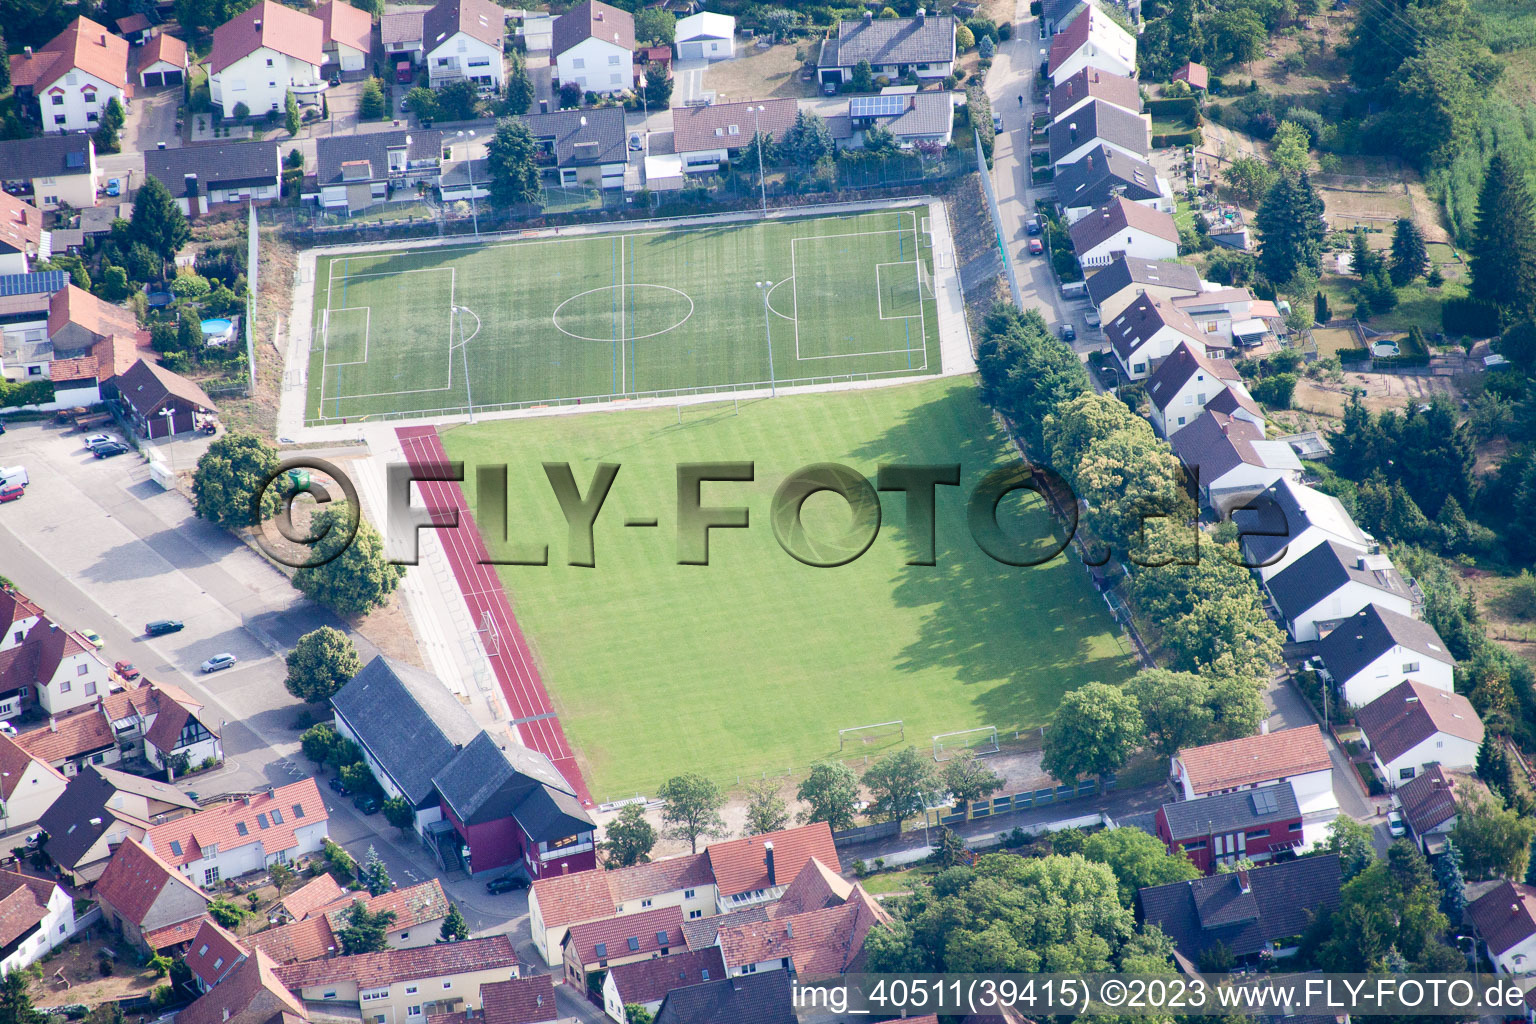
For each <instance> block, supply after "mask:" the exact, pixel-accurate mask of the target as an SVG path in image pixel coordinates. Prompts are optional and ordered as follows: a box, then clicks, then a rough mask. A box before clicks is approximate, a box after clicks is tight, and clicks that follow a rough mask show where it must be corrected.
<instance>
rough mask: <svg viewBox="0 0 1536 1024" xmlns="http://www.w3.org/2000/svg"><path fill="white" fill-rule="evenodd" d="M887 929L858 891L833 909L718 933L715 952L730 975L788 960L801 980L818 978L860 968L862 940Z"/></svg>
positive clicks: (884, 920) (882, 913) (876, 906)
mask: <svg viewBox="0 0 1536 1024" xmlns="http://www.w3.org/2000/svg"><path fill="white" fill-rule="evenodd" d="M888 923H890V917H889V916H888V915H887V914H886V913H885V911H883V910H881V909H880V906H879V904H877V903H876V902H875V901H874V900H873V899H872V898H871V897H870V896H869V895H868V894H866V893H865V892H864V891H863V890H862V889H860V890H859V891H858V895H857V897H856V898H854V899H851V900H849V901H848V902H847V903H845V904H843V905H842V906H839V907H827V908H825V909H822V910H812V911H808V912H807V913H804V914H791V915H789V916H787V917H779V916H775V917H773V918H772V919H771V920H768V921H758V922H754V923H751V924H743V925H734V926H732V927H728V928H722V929H720V950H721V953H722V954H723V956H724V957H725V965H726V966H727V967H728V968H730V969H731V970H736V969H737V968H739V967H743V966H745V965H747V964H755V963H762V962H763V961H765V960H777V959H780V958H781V957H789V958H790V960H791V961H792V962H793V963H794V965H795V972H796V973H797V974H798V975H800V976H801V977H802V978H821V977H827V976H828V975H832V974H843V973H845V972H847V971H849V970H853V969H855V968H856V967H857V966H859V965H860V964H862V962H863V953H864V937H865V936H866V935H868V934H869V930H870V929H871V928H873V927H874V926H875V925H877V924H888Z"/></svg>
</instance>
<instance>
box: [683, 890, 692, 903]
mask: <svg viewBox="0 0 1536 1024" xmlns="http://www.w3.org/2000/svg"><path fill="white" fill-rule="evenodd" d="M683 899H685V900H691V899H693V890H692V889H684V890H683Z"/></svg>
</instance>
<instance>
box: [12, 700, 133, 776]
mask: <svg viewBox="0 0 1536 1024" xmlns="http://www.w3.org/2000/svg"><path fill="white" fill-rule="evenodd" d="M16 742H17V744H18V745H19V746H20V747H21V749H23V750H25V751H26V752H27V753H29V754H31V755H32V756H33V757H35V758H37V759H38V760H40V761H47V762H49V763H50V764H54V763H57V762H59V761H67V760H69V759H70V758H72V757H79V756H80V755H81V754H89V753H92V752H94V751H97V750H103V749H106V748H109V747H115V746H116V745H117V735H116V734H115V733H113V731H112V723H111V722H108V721H107V716H106V715H104V714H103V713H102V711H101V705H99V704H92V705H91V706H90V707H85V708H80V709H78V710H75V711H71V712H70V713H69V714H67V715H54V716H53V717H52V718H51V719H49V722H48V724H47V725H44V726H41V727H40V728H37V729H33V730H32V731H31V732H24V733H22V734H21V735H19V736H17V737H16Z"/></svg>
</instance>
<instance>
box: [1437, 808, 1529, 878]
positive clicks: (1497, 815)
mask: <svg viewBox="0 0 1536 1024" xmlns="http://www.w3.org/2000/svg"><path fill="white" fill-rule="evenodd" d="M1457 797H1458V800H1457V804H1458V810H1457V814H1456V827H1455V828H1454V829H1452V830H1451V840H1452V841H1453V842H1454V843H1455V844H1456V846H1457V848H1458V849H1460V850H1461V860H1462V870H1463V871H1464V872H1465V873H1466V876H1467V878H1469V879H1471V880H1472V881H1474V882H1480V881H1484V880H1486V879H1490V878H1507V879H1510V880H1511V881H1514V880H1517V879H1518V880H1521V881H1523V880H1524V879H1525V869H1526V866H1527V865H1528V864H1529V863H1530V856H1531V840H1532V838H1533V837H1536V821H1532V820H1530V819H1529V818H1522V817H1521V816H1520V815H1519V813H1518V812H1516V811H1515V810H1514V809H1512V808H1510V807H1506V806H1505V804H1504V801H1503V800H1501V799H1500V798H1499V797H1498V795H1497V794H1494V793H1487V794H1484V793H1483V792H1482V791H1481V789H1479V788H1478V787H1475V786H1462V787H1461V788H1460V790H1459V792H1458V793H1457Z"/></svg>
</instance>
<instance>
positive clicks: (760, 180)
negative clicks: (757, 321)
mask: <svg viewBox="0 0 1536 1024" xmlns="http://www.w3.org/2000/svg"><path fill="white" fill-rule="evenodd" d="M765 109H767V108H765V107H764V106H763V105H762V104H761V103H759V104H756V105H755V106H753V107H752V145H753V146H754V147H756V149H757V184H758V187H759V188H760V189H762V193H763V219H764V220H767V219H768V179H767V178H765V177H763V130H762V128H761V127H759V125H758V119H757V115H758V114H759V113H760V112H761V111H763V110H765ZM767 302H768V300H767V298H764V299H763V303H764V305H765V306H766V304H767ZM763 315H764V316H765V317H766V316H767V315H768V313H767V311H766V309H765V310H764V312H763ZM768 357H769V358H770V359H772V358H773V346H772V345H769V346H768ZM769 376H772V374H770V375H769Z"/></svg>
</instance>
